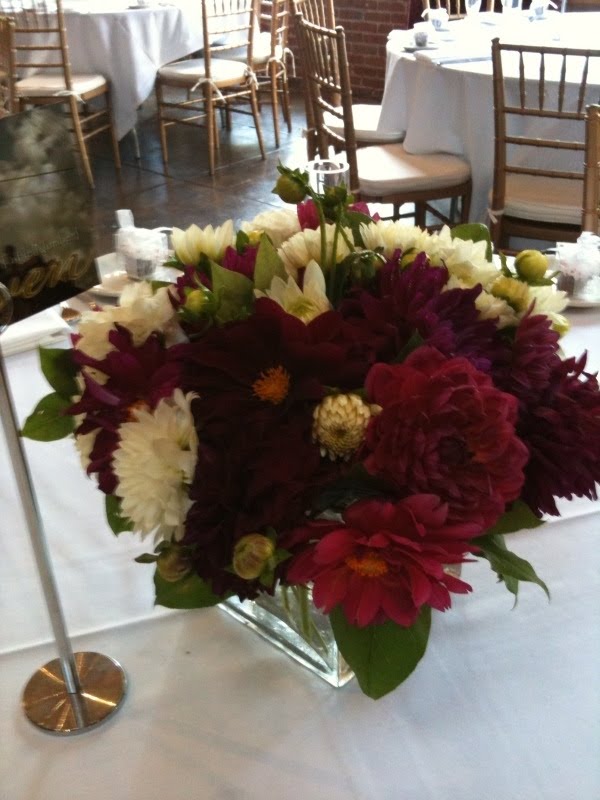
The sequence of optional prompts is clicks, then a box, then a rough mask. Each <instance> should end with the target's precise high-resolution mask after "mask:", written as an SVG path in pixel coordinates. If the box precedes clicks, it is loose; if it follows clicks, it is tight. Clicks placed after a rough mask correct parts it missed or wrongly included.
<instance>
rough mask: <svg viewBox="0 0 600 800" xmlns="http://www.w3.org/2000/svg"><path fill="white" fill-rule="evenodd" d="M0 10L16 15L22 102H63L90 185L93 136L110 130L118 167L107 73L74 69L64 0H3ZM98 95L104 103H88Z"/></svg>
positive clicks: (17, 86)
mask: <svg viewBox="0 0 600 800" xmlns="http://www.w3.org/2000/svg"><path fill="white" fill-rule="evenodd" d="M0 11H1V12H3V13H4V14H7V15H8V16H10V17H12V19H13V20H14V34H15V59H14V69H15V73H16V80H15V84H14V89H15V94H16V97H17V100H18V104H19V108H20V109H21V110H24V109H25V108H26V107H27V106H30V105H32V106H38V105H48V104H51V103H57V102H61V101H62V102H64V103H65V105H66V106H67V107H68V109H69V113H70V117H71V122H72V126H73V133H74V135H75V141H76V145H77V149H78V150H79V153H80V155H81V160H82V162H83V168H84V171H85V174H86V177H87V179H88V181H89V184H90V186H93V185H94V178H93V175H92V168H91V165H90V159H89V154H88V149H87V141H88V140H89V139H91V138H93V137H95V136H97V135H98V134H100V133H103V132H105V131H108V132H109V133H110V136H111V139H112V146H113V152H114V160H115V166H116V167H117V169H120V168H121V159H120V155H119V143H118V141H117V137H116V134H115V128H114V122H113V115H112V106H111V98H110V86H109V84H108V81H107V80H106V78H104V76H103V75H98V74H80V73H73V71H72V69H71V64H70V61H69V48H68V44H67V33H66V30H65V20H64V13H63V7H62V0H36V2H35V3H31V2H27V0H0ZM22 76H24V77H22ZM98 97H102V98H103V100H104V105H103V107H102V108H99V109H95V108H94V107H93V106H91V105H88V104H90V103H91V101H93V100H95V99H96V98H98ZM82 106H85V110H84V111H82V110H81V108H82Z"/></svg>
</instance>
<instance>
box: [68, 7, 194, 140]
mask: <svg viewBox="0 0 600 800" xmlns="http://www.w3.org/2000/svg"><path fill="white" fill-rule="evenodd" d="M65 23H66V28H67V38H68V42H69V55H70V59H71V67H72V69H73V72H82V73H86V72H87V73H92V72H96V73H100V74H102V75H104V76H105V77H106V78H107V79H108V80H109V81H110V84H111V90H112V97H113V110H114V115H115V126H116V131H117V137H118V138H119V139H122V138H123V136H125V134H126V133H128V131H130V130H131V129H132V128H133V127H134V126H135V124H136V116H137V108H138V106H139V105H140V104H141V103H143V101H144V100H146V98H147V97H148V96H149V95H150V94H151V92H152V91H153V89H154V79H155V77H156V71H157V70H158V68H159V67H161V66H163V65H164V64H167V63H168V62H170V61H174V60H176V59H178V58H183V57H184V56H186V55H189V54H190V53H192V52H194V51H196V50H200V49H202V46H203V42H202V17H201V14H200V6H199V4H198V3H194V2H193V0H170V2H168V3H167V2H164V3H158V2H153V3H150V4H149V5H148V6H145V7H136V6H135V4H134V2H127V0H102V1H101V2H100V1H99V0H71V2H70V3H65Z"/></svg>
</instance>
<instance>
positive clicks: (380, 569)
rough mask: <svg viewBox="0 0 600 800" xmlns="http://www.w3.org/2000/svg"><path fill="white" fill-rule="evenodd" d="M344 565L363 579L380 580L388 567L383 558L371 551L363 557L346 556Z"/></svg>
mask: <svg viewBox="0 0 600 800" xmlns="http://www.w3.org/2000/svg"><path fill="white" fill-rule="evenodd" d="M346 565H347V566H348V567H350V569H351V570H352V571H353V572H357V573H358V574H359V575H361V576H362V577H363V578H380V577H381V576H382V575H385V574H386V572H387V571H388V565H387V564H386V563H385V561H384V560H383V558H381V556H378V555H377V553H374V552H373V551H371V552H369V553H365V555H363V556H348V558H347V559H346Z"/></svg>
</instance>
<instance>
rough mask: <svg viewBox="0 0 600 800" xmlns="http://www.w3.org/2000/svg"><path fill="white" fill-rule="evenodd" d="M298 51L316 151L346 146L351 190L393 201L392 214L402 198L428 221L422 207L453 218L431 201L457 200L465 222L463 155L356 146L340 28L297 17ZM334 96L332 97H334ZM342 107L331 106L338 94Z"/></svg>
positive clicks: (467, 196) (467, 195)
mask: <svg viewBox="0 0 600 800" xmlns="http://www.w3.org/2000/svg"><path fill="white" fill-rule="evenodd" d="M297 22H298V30H299V33H300V36H301V44H302V52H303V53H304V55H305V57H306V61H307V68H306V74H307V80H308V85H309V88H310V92H311V103H312V108H313V114H314V119H315V128H316V137H317V145H318V151H319V154H320V156H321V157H322V158H327V157H328V156H329V152H330V148H332V147H333V149H334V150H336V151H338V152H339V151H345V153H346V157H347V160H348V164H349V167H350V189H351V190H352V191H353V192H354V193H355V194H357V195H358V196H360V198H361V199H362V200H366V201H371V202H381V203H391V204H393V206H394V217H395V218H398V217H399V209H400V206H402V205H403V204H405V203H411V204H414V206H415V212H414V217H415V223H416V224H417V225H421V226H424V225H425V224H426V212H430V213H431V214H433V215H434V216H435V217H436V219H437V220H439V221H440V222H442V223H449V222H451V220H450V219H449V218H448V216H447V215H446V214H444V213H443V212H442V211H441V210H440V209H439V208H437V207H435V208H434V207H433V206H432V205H431V201H433V200H438V199H445V198H448V199H454V198H459V199H460V200H461V204H460V205H461V215H460V221H461V222H466V221H467V219H468V213H469V204H470V200H471V170H470V167H469V165H468V164H467V163H466V162H465V161H464V160H463V159H461V158H458V157H457V156H454V155H448V154H445V153H432V154H429V155H411V154H409V153H407V152H406V151H405V150H404V147H403V145H402V144H401V143H393V144H382V145H371V146H368V147H361V148H358V147H357V142H356V136H355V131H354V121H353V116H352V89H351V86H350V74H349V69H348V57H347V53H346V40H345V35H344V29H343V28H342V27H337V28H335V30H331V29H328V28H322V27H320V26H318V25H313V24H312V23H310V22H308V21H307V20H305V19H303V18H302V17H301V15H298V17H297ZM332 98H333V101H332ZM338 98H339V99H340V100H341V106H336V105H334V102H337V99H338ZM333 117H335V118H336V119H337V121H338V125H339V124H341V125H342V127H343V135H342V136H340V135H339V134H338V133H337V132H336V131H334V130H332V128H331V127H330V126H329V125H328V123H327V120H328V119H329V118H333Z"/></svg>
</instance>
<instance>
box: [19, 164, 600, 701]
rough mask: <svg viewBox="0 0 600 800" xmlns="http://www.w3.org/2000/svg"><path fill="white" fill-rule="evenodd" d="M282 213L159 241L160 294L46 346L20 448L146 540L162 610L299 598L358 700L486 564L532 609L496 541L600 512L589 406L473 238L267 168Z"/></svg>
mask: <svg viewBox="0 0 600 800" xmlns="http://www.w3.org/2000/svg"><path fill="white" fill-rule="evenodd" d="M279 170H280V176H279V179H278V181H277V185H276V187H275V191H276V192H277V193H278V194H279V195H280V197H282V199H284V200H285V201H286V202H291V203H292V204H293V207H291V208H289V209H288V208H283V209H281V210H273V211H270V212H265V213H263V214H260V215H259V216H258V217H256V218H255V219H254V220H252V221H251V222H248V223H244V224H243V225H242V226H241V229H240V230H238V231H235V230H234V227H233V224H232V223H231V222H226V223H225V224H224V225H221V226H220V227H216V228H213V227H212V226H210V225H209V226H208V227H206V228H204V229H201V228H198V227H196V226H192V227H191V228H189V229H188V230H186V231H181V230H177V229H174V231H173V246H174V251H175V255H174V258H173V261H172V265H173V266H175V267H178V268H179V270H180V272H179V273H178V277H177V278H176V280H174V282H173V283H172V284H160V283H144V282H142V283H137V284H135V285H132V286H130V287H128V288H127V289H126V290H125V291H124V292H123V295H122V297H121V301H120V305H119V306H117V307H107V308H103V309H99V310H97V311H94V312H90V313H89V314H88V315H87V316H86V317H85V318H84V319H83V320H82V321H81V324H80V327H79V330H78V332H77V333H76V334H74V335H73V348H72V350H68V351H64V350H42V351H41V360H42V368H43V370H44V373H45V375H46V377H47V379H48V380H49V382H50V384H51V386H52V388H53V390H54V391H53V393H52V394H51V395H48V396H47V397H46V398H44V399H43V400H42V401H41V402H40V404H39V405H38V407H37V408H36V409H35V411H34V412H33V413H32V415H31V416H30V417H29V418H28V420H27V422H26V424H25V426H24V431H23V433H24V435H27V436H31V437H33V438H38V439H45V440H49V439H54V438H58V437H60V436H64V435H68V434H73V435H74V438H75V443H76V445H77V448H78V450H79V453H80V455H81V460H82V462H83V465H84V468H85V469H86V471H87V473H88V474H89V475H90V476H93V478H94V479H95V480H96V481H97V483H98V487H99V488H100V490H101V491H102V492H103V493H104V494H105V496H106V511H107V517H108V520H109V523H110V525H111V527H112V529H113V530H114V531H115V533H119V532H121V531H135V532H137V533H139V534H140V535H141V536H142V537H144V538H147V539H148V540H150V541H151V542H152V543H153V545H154V546H153V547H151V548H150V549H151V550H152V552H148V553H144V554H142V555H140V557H139V558H138V559H137V560H139V561H140V562H146V563H148V562H151V563H154V564H155V567H156V569H155V578H154V580H155V586H156V597H157V602H158V603H163V604H165V605H169V606H175V607H177V606H178V607H185V608H190V607H201V606H211V605H215V604H217V603H220V602H222V601H223V600H224V599H225V598H228V597H232V596H237V597H238V598H241V599H243V598H256V597H258V596H260V595H264V594H266V595H272V594H273V593H274V591H275V590H276V587H278V586H284V587H301V588H302V587H311V589H312V599H313V600H312V601H313V602H314V604H315V605H316V606H317V607H318V608H319V609H321V610H322V611H323V612H324V613H325V614H327V615H329V617H330V621H331V625H332V628H333V633H334V635H335V638H336V641H337V643H338V646H339V648H340V651H341V653H342V654H343V656H344V657H345V658H346V660H347V661H348V663H349V664H350V666H351V667H352V669H353V670H354V671H355V673H356V675H357V678H358V680H359V683H360V685H361V687H362V689H363V690H364V691H365V692H366V693H367V694H369V695H370V696H372V697H379V696H381V695H383V694H385V693H386V692H388V691H390V690H391V689H393V688H394V687H395V686H397V685H398V683H400V682H401V681H402V680H404V678H406V677H407V676H408V675H409V674H410V672H411V671H412V670H413V669H414V667H415V666H416V664H417V663H418V661H419V660H420V658H421V657H422V655H423V653H424V652H425V647H426V644H427V638H428V635H429V627H430V618H431V613H432V611H434V612H443V611H445V610H447V609H449V608H450V606H451V603H452V597H453V595H454V594H456V593H459V594H465V593H468V592H470V591H471V587H470V586H469V585H468V584H467V583H466V582H465V581H464V580H462V579H461V577H459V571H458V570H457V567H459V566H460V564H462V563H463V562H465V561H469V560H473V559H486V560H487V561H488V562H489V564H490V567H491V568H492V569H493V570H494V571H495V572H496V573H497V574H498V578H499V580H500V581H502V582H503V583H504V584H505V586H506V588H507V589H508V590H509V592H512V593H513V594H514V595H515V597H516V595H517V592H518V587H519V582H520V581H532V582H535V583H537V584H539V585H540V586H541V587H542V588H543V589H546V587H545V585H544V583H543V581H542V580H541V579H540V578H538V576H537V575H536V573H535V571H534V569H533V568H532V567H531V565H530V564H528V563H527V562H526V561H524V560H523V559H521V558H520V557H518V556H517V555H516V554H514V553H512V552H511V550H510V549H509V548H508V547H507V545H506V542H505V536H506V535H507V534H510V532H512V531H516V530H519V529H523V528H531V527H534V526H536V525H540V524H541V518H542V517H543V515H545V514H558V509H557V505H556V498H571V497H572V496H574V495H576V496H586V497H590V498H595V497H596V482H597V481H598V479H599V478H600V392H599V389H598V383H597V380H596V377H595V376H593V375H590V374H588V373H587V372H586V371H585V363H586V358H585V355H584V356H582V357H581V358H579V359H574V358H569V359H563V358H561V355H560V351H559V339H560V336H561V334H562V333H563V332H564V331H565V330H566V328H567V327H568V326H567V322H566V320H565V318H564V317H563V316H562V315H561V313H560V312H561V310H562V309H563V307H564V305H565V296H564V293H561V292H559V291H557V290H556V288H555V286H554V285H553V281H552V279H551V277H547V276H546V274H545V273H546V266H547V264H546V261H545V257H543V256H542V255H541V254H540V253H538V252H537V251H526V252H524V253H522V254H521V255H520V256H519V257H517V259H516V261H515V264H514V265H511V267H509V266H508V265H507V264H506V262H505V261H501V262H500V264H499V265H496V264H495V263H493V261H492V253H491V247H490V243H489V236H488V233H487V229H485V227H484V226H479V225H468V226H462V227H460V228H457V229H455V230H453V231H451V230H449V229H448V228H443V229H442V230H441V231H439V232H436V233H431V234H430V233H427V232H426V231H423V230H421V229H419V228H416V227H412V226H408V225H405V224H403V223H401V222H391V221H382V220H379V219H373V218H371V217H370V216H369V214H368V210H367V208H366V207H363V206H360V205H359V206H355V205H352V198H351V197H349V196H348V195H347V193H346V190H345V189H344V188H343V187H337V188H335V189H329V190H327V192H326V193H325V194H324V195H317V194H315V193H314V192H313V191H312V190H311V189H310V187H309V183H308V179H307V175H306V174H304V173H302V172H299V171H297V170H294V171H292V170H289V169H286V168H283V167H280V168H279Z"/></svg>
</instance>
